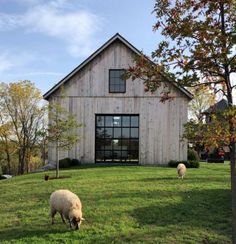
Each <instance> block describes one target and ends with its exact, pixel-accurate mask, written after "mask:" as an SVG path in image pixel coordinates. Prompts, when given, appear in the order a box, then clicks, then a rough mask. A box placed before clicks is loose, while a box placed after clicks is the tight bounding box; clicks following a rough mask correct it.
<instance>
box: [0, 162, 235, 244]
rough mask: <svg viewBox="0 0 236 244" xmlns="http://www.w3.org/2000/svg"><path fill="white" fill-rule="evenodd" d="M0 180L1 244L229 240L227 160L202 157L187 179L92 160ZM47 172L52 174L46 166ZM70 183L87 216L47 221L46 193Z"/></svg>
mask: <svg viewBox="0 0 236 244" xmlns="http://www.w3.org/2000/svg"><path fill="white" fill-rule="evenodd" d="M44 174H45V173H35V174H28V175H23V176H18V177H13V178H12V179H9V180H2V181H0V216H1V221H0V242H1V243H165V244H166V243H230V242H231V241H230V240H231V216H230V215H231V210H230V170H229V165H228V164H206V163H202V164H201V167H200V168H199V169H188V171H187V176H186V178H185V179H184V180H183V181H182V180H180V179H178V178H177V174H176V170H175V169H173V168H164V167H143V166H93V167H88V166H87V167H86V166H84V167H80V168H78V169H71V170H63V171H62V170H61V176H65V177H66V178H63V179H54V180H49V181H44ZM48 174H49V175H50V176H54V174H55V173H54V172H53V171H50V172H48ZM62 188H63V189H69V190H71V191H73V192H74V193H76V194H77V195H78V196H79V197H80V199H81V201H82V203H83V216H84V218H85V219H86V220H85V221H84V222H83V223H82V225H81V228H80V230H79V231H71V230H70V229H69V224H66V225H64V224H63V223H62V222H61V219H60V216H59V215H57V216H56V224H55V225H53V226H52V225H51V220H50V216H49V204H48V202H49V196H50V194H51V192H53V191H54V190H56V189H62Z"/></svg>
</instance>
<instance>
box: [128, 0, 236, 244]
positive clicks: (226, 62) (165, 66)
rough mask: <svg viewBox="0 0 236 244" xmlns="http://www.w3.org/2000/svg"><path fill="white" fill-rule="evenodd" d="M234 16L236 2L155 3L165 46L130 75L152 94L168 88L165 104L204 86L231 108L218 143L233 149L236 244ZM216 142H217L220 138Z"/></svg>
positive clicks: (235, 232)
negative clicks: (175, 94)
mask: <svg viewBox="0 0 236 244" xmlns="http://www.w3.org/2000/svg"><path fill="white" fill-rule="evenodd" d="M235 11H236V1H235V0H214V1H213V0H157V1H156V3H155V6H154V13H155V14H156V19H157V21H156V24H155V25H154V30H156V31H160V33H161V34H162V35H163V36H164V37H165V40H164V41H162V42H160V43H159V45H158V48H157V49H156V50H155V51H154V52H153V54H152V58H153V62H150V61H149V60H148V59H147V58H146V57H145V56H142V57H141V58H139V59H137V61H136V65H135V66H134V67H130V69H129V70H128V74H127V77H130V76H131V77H132V79H135V78H141V79H143V81H144V85H145V87H146V90H147V91H148V90H149V91H151V92H152V91H155V90H156V89H157V88H160V87H161V84H162V83H163V82H164V84H165V87H164V88H165V89H164V91H163V98H162V101H165V100H168V99H170V98H172V96H171V91H170V90H169V89H168V87H169V85H170V84H171V83H176V84H177V85H179V86H184V87H200V86H206V87H208V88H209V89H212V90H213V91H214V93H215V94H217V93H221V94H222V95H223V96H224V97H225V98H226V99H227V101H228V105H229V108H228V110H227V111H226V112H225V113H224V114H222V116H225V117H224V121H225V125H224V131H221V132H219V134H220V138H219V137H218V138H219V139H220V140H221V141H222V139H223V140H224V141H225V142H227V143H228V146H229V148H230V159H231V160H230V161H231V162H230V165H231V166H230V167H231V193H232V223H233V224H232V225H233V243H236V163H235V159H236V150H235V140H236V137H235V127H236V124H235V118H236V117H235V116H236V113H235V108H234V107H233V90H234V89H235V84H234V83H233V80H232V77H231V74H233V73H235V72H236V53H235V44H236V15H235ZM221 120H222V118H221ZM215 121H216V123H212V125H211V128H210V127H209V128H206V127H205V128H204V130H203V131H204V132H206V130H207V132H208V133H209V134H211V135H213V134H214V133H215V131H216V128H214V127H213V125H214V124H215V125H214V126H217V124H219V122H220V120H217V119H216V120H215ZM211 129H212V130H211ZM210 132H212V133H210ZM208 133H207V134H208ZM215 134H216V133H215ZM217 134H218V133H217ZM196 136H197V135H196ZM209 138H210V137H209ZM212 140H213V141H214V142H216V141H217V136H214V137H213V139H212Z"/></svg>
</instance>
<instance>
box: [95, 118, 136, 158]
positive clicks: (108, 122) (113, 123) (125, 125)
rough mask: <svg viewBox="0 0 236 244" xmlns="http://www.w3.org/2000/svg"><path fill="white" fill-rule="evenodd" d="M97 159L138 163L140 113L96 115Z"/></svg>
mask: <svg viewBox="0 0 236 244" xmlns="http://www.w3.org/2000/svg"><path fill="white" fill-rule="evenodd" d="M95 129H96V136H95V161H96V163H99V162H101V163H102V162H108V163H109V162H114V163H115V162H117V163H138V161H139V115H126V114H125V115H123V114H122V115H120V114H118V115H116V114H115V115H114V114H113V115H104V114H97V115H96V125H95Z"/></svg>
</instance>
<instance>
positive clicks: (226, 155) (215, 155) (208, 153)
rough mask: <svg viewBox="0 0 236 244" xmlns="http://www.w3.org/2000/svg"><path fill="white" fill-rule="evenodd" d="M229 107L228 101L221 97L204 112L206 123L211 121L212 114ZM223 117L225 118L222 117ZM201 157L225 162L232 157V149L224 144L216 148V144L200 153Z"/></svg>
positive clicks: (210, 161) (209, 160)
mask: <svg viewBox="0 0 236 244" xmlns="http://www.w3.org/2000/svg"><path fill="white" fill-rule="evenodd" d="M227 108H228V101H227V100H225V99H221V100H220V101H218V102H217V103H215V104H214V105H212V106H210V107H209V108H208V109H207V110H206V111H204V112H203V113H202V114H203V115H204V116H205V121H206V123H207V124H208V123H211V121H212V115H213V114H219V113H221V112H223V111H224V110H225V109H227ZM222 119H223V118H222ZM200 157H201V159H204V160H205V159H206V160H207V162H209V163H212V162H213V163H215V162H216V163H218V162H220V163H224V160H229V159H230V150H229V147H228V146H222V147H219V148H216V147H214V146H211V147H208V148H207V149H206V150H205V149H204V150H203V152H202V154H201V155H200Z"/></svg>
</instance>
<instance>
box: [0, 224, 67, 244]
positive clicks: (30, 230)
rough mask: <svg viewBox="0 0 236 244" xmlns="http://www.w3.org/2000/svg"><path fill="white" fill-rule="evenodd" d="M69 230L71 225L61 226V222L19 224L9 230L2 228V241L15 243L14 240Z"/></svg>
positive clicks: (42, 236)
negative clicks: (51, 223)
mask: <svg viewBox="0 0 236 244" xmlns="http://www.w3.org/2000/svg"><path fill="white" fill-rule="evenodd" d="M67 232H72V230H70V229H69V225H68V226H67V225H63V224H61V226H59V224H55V225H54V226H52V225H50V224H45V225H37V224H36V223H35V225H19V226H18V227H12V228H10V229H7V230H4V229H3V230H0V236H1V238H0V239H1V241H11V242H12V243H14V242H13V241H14V240H19V239H23V238H27V239H30V238H33V237H40V238H46V237H47V236H48V235H52V234H64V233H67Z"/></svg>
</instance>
